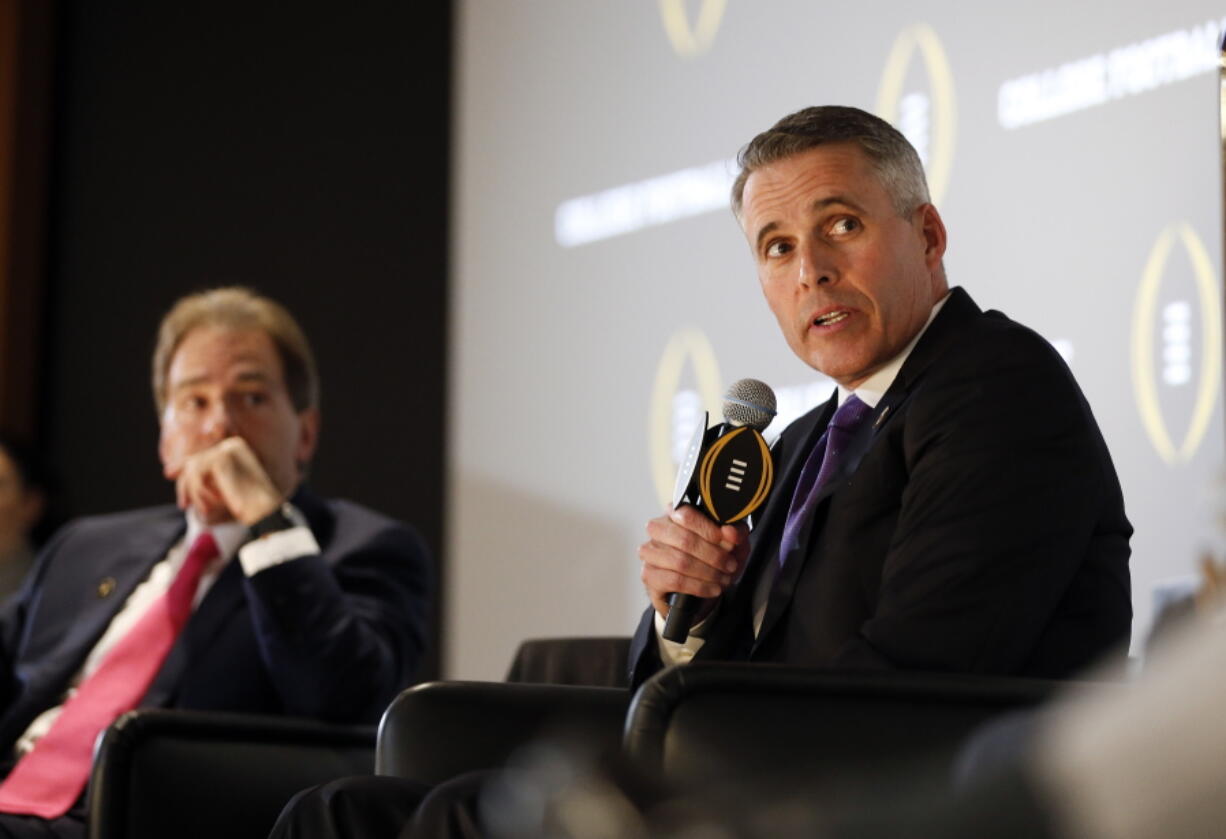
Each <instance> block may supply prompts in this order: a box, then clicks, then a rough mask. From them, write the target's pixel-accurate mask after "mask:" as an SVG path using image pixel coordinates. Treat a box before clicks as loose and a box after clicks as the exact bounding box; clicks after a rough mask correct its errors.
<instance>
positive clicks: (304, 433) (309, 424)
mask: <svg viewBox="0 0 1226 839" xmlns="http://www.w3.org/2000/svg"><path fill="white" fill-rule="evenodd" d="M318 444H319V409H318V408H307V409H306V410H305V411H303V412H302V413H300V414H299V415H298V447H297V449H295V451H294V459H295V460H296V461H297V462H298V465H299V468H300V469H305V468H306V465H307V464H308V463H310V462H311V458H313V457H314V456H315V447H316V446H317V445H318Z"/></svg>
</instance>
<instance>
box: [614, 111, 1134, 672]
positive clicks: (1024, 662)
mask: <svg viewBox="0 0 1226 839" xmlns="http://www.w3.org/2000/svg"><path fill="white" fill-rule="evenodd" d="M740 163H741V167H742V171H741V174H740V176H739V178H738V179H737V182H736V186H735V187H734V194H733V206H734V210H735V211H736V215H737V218H738V219H739V221H740V222H741V226H742V229H743V230H744V232H745V235H746V237H747V239H748V240H749V245H750V248H751V250H752V251H753V254H754V259H755V261H756V263H757V266H758V276H759V280H760V282H761V285H762V290H763V293H764V295H765V296H766V299H767V302H768V304H769V305H770V307H771V310H772V311H773V313H774V314H775V317H776V319H777V320H778V322H779V326H780V329H781V330H782V332H783V335H784V337H785V338H786V339H787V341H788V344H789V346H791V348H792V350H793V351H794V352H795V353H796V354H797V355H798V356H799V357H800V358H801V359H802V360H803V361H805V362H806V363H807V364H809V365H810V366H812V367H813V368H814V369H816V370H819V371H820V372H822V373H824V374H826V375H827V376H829V377H830V378H832V379H834V380H835V382H837V383H838V386H839V387H838V391H837V392H836V393H835V395H834V396H833V397H832V398H831V400H830V402H829V403H827V404H826V405H824V406H822V407H820V408H817V409H815V410H814V411H812V412H810V413H809V414H807V415H806V416H804V417H802V418H801V419H800V420H798V421H796V422H795V423H793V424H792V425H791V426H789V427H788V428H787V429H786V430H784V432H783V434H782V436H781V437H780V439H779V442H778V444H777V446H776V448H775V457H776V459H777V464H778V466H777V474H778V476H779V481H778V483H777V484H776V486H775V488H774V490H773V493H772V496H771V499H770V501H769V502H768V504H767V506H766V507H765V508H764V510H763V512H762V515H761V516H760V520H759V521H758V523H757V524H756V526H755V527H754V529H753V532H752V535H751V534H750V533H749V531H748V529H747V528H745V527H732V526H723V527H720V526H717V525H716V524H714V523H713V522H711V521H710V520H708V519H707V518H705V517H704V516H703V515H702V514H701V513H699V511H698V510H696V509H694V508H690V507H683V508H681V509H679V510H675V511H673V512H671V513H669V514H667V515H665V516H662V517H660V518H657V519H655V520H653V521H651V522H649V524H648V527H647V532H648V536H649V541H647V542H646V543H645V544H644V545H643V546H642V547H641V548H640V551H639V555H640V559H641V561H642V578H643V581H644V584H645V585H646V587H647V591H648V593H649V595H650V597H651V600H652V608H649V609H648V610H647V614H645V615H644V619H643V621H642V623H641V624H640V626H639V629H638V632H637V633H636V636H635V640H634V644H633V646H632V649H631V671H632V673H631V675H632V680H633V682H634V683H636V684H637V683H639V682H641V681H642V680H643V679H644V678H646V677H647V676H649V675H650V674H651V673H652V672H654V671H655V670H656V669H658V668H659V667H660V666H661V665H662V664H669V663H683V662H687V661H690V660H692V659H748V660H751V661H764V662H786V663H789V664H797V665H807V666H829V667H854V668H877V669H881V668H907V669H921V670H946V671H960V672H981V673H1000V674H1020V675H1031V676H1047V677H1062V676H1068V675H1070V674H1072V673H1074V672H1076V671H1077V670H1079V669H1081V668H1083V667H1085V666H1086V665H1087V664H1089V663H1090V662H1091V661H1093V660H1094V659H1095V658H1096V657H1097V656H1099V655H1100V654H1102V653H1104V652H1106V651H1108V650H1110V649H1112V648H1113V647H1116V646H1118V645H1120V644H1122V642H1124V641H1125V640H1126V639H1127V637H1128V632H1129V625H1130V621H1131V604H1130V596H1129V574H1128V556H1129V548H1128V539H1129V537H1130V535H1131V533H1132V528H1131V526H1130V525H1129V523H1128V521H1127V519H1126V518H1125V516H1124V510H1123V500H1122V496H1121V493H1120V487H1119V482H1118V480H1117V478H1116V475H1115V470H1114V467H1113V466H1112V463H1111V458H1110V455H1109V454H1108V452H1107V449H1106V446H1105V445H1104V443H1103V440H1102V436H1101V434H1100V433H1099V430H1098V427H1097V425H1096V424H1095V421H1094V418H1093V416H1092V414H1091V412H1090V408H1089V406H1088V405H1087V404H1086V401H1085V398H1084V397H1083V396H1082V394H1081V391H1080V389H1079V387H1078V386H1077V383H1076V382H1075V381H1074V380H1073V377H1072V375H1071V373H1070V372H1069V370H1068V368H1067V367H1066V366H1065V364H1064V362H1063V361H1062V359H1061V358H1060V357H1059V355H1058V354H1057V353H1056V352H1055V350H1053V349H1052V347H1051V346H1050V345H1048V343H1047V342H1046V341H1044V340H1043V339H1042V338H1041V337H1039V336H1038V335H1036V334H1035V333H1034V332H1032V331H1030V330H1028V329H1026V328H1025V327H1022V326H1020V325H1018V324H1016V323H1014V322H1012V321H1010V320H1008V319H1007V318H1006V317H1005V316H1004V315H1002V314H1000V313H999V312H987V313H984V312H982V311H980V309H979V307H978V306H976V305H975V303H974V302H973V301H972V300H971V298H970V296H969V295H968V294H966V292H964V291H963V290H961V289H959V288H955V289H954V290H953V291H950V290H949V288H948V284H947V281H946V276H945V269H944V265H943V262H942V258H943V256H944V253H945V245H946V233H945V227H944V224H943V223H942V221H941V217H940V215H939V214H938V212H937V210H936V208H935V207H934V206H933V205H932V204H931V202H930V200H929V198H928V192H927V186H926V184H925V182H924V176H923V170H922V167H921V165H920V162H919V159H918V157H917V156H916V154H915V151H914V149H912V147H911V146H910V144H909V143H907V141H906V140H905V138H903V137H902V135H901V134H899V133H898V132H897V131H895V130H894V129H893V128H892V127H891V126H890V125H889V124H888V123H886V122H884V121H883V120H880V119H878V118H877V117H874V116H872V115H870V114H867V113H864V112H863V111H859V110H857V109H854V108H842V107H822V108H808V109H805V110H803V111H800V112H798V113H796V114H792V115H790V116H788V117H785V118H784V119H783V120H781V121H780V122H779V123H778V124H776V125H775V126H774V127H773V128H771V129H770V130H769V131H766V132H764V133H763V134H761V135H759V136H758V137H756V138H755V139H754V140H753V141H752V142H751V143H750V144H749V145H748V146H746V148H745V149H744V150H743V151H742V153H741V157H740ZM843 406H847V409H848V411H849V412H850V413H849V415H850V416H852V417H853V421H852V422H850V423H847V425H848V427H847V428H846V429H842V428H840V431H839V434H840V436H839V437H838V444H837V446H827V445H826V439H825V438H824V435H825V434H826V433H827V427H828V425H836V426H837V425H839V422H838V421H837V420H836V421H834V422H833V423H832V418H833V417H835V414H836V408H837V409H839V412H840V413H841V414H842V413H844V410H843ZM831 439H835V438H831ZM836 448H837V451H834V450H835V449H836ZM831 452H834V455H835V456H834V458H833V460H832V461H831V462H830V463H828V464H825V466H824V467H823V465H822V464H823V463H824V461H823V458H824V457H828V456H829V455H830V454H831ZM806 467H808V470H809V475H810V477H808V478H802V473H804V472H805V471H806ZM819 469H820V470H821V476H820V478H819V479H818V480H816V481H814V480H813V479H812V477H811V476H812V474H814V473H818V472H819ZM798 485H799V489H798ZM671 592H683V593H686V594H692V595H696V596H698V597H702V598H706V605H705V607H704V609H703V611H702V612H701V613H700V617H701V618H702V620H701V621H700V622H699V623H698V624H696V626H695V627H694V628H693V629H692V630H691V634H690V637H689V638H688V639H687V640H686V641H685V642H683V643H672V642H669V641H665V640H664V639H663V638H662V637H661V636H660V630H661V628H662V625H663V617H664V616H665V615H666V614H667V611H668V605H667V597H668V595H669V593H671Z"/></svg>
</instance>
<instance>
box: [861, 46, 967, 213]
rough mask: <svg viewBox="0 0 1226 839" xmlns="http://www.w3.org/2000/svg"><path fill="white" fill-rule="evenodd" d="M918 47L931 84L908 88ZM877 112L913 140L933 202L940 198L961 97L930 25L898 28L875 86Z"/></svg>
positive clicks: (950, 159) (951, 157)
mask: <svg viewBox="0 0 1226 839" xmlns="http://www.w3.org/2000/svg"><path fill="white" fill-rule="evenodd" d="M917 50H918V51H919V53H920V57H921V58H922V59H923V64H924V70H925V71H926V75H927V78H928V84H927V87H928V90H927V91H923V90H915V91H909V92H906V93H904V90H903V88H904V84H905V83H906V80H907V68H908V67H909V66H910V64H911V56H912V55H913V54H914V53H915V52H916V51H917ZM877 116H879V117H881V118H882V119H884V120H885V121H886V122H888V123H890V124H891V125H893V126H894V127H895V128H897V129H898V130H899V131H901V132H902V133H903V135H904V136H905V137H906V138H907V139H908V140H909V141H910V142H911V145H913V146H915V150H916V151H917V152H918V153H919V157H920V161H921V162H923V164H924V171H925V172H927V174H928V189H929V192H930V193H931V194H932V202H933V203H934V204H940V203H941V200H942V199H943V198H944V197H945V189H946V187H948V186H949V173H950V171H951V170H952V169H953V161H954V137H955V134H956V133H957V121H958V120H957V103H956V101H955V97H954V75H953V72H952V71H951V70H950V69H949V59H948V58H946V56H945V49H944V48H943V47H942V46H941V41H940V39H938V38H937V34H936V32H934V31H933V29H932V27H931V26H928V25H927V24H924V23H917V24H915V25H913V26H908V27H907V28H906V29H904V30H903V31H902V32H900V33H899V35H898V38H897V39H895V41H894V47H893V49H891V50H890V56H889V58H887V59H886V62H885V69H884V70H883V71H882V73H881V84H880V86H879V87H878V88H877Z"/></svg>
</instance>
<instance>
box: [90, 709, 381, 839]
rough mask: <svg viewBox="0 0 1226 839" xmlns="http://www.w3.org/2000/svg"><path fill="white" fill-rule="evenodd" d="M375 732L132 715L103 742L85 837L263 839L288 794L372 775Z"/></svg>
mask: <svg viewBox="0 0 1226 839" xmlns="http://www.w3.org/2000/svg"><path fill="white" fill-rule="evenodd" d="M374 749H375V730H374V729H373V728H372V727H370V726H338V725H330V724H327V723H321V722H318V721H315V720H308V719H297V718H289V717H269V716H255V715H249V714H225V713H211V712H199V711H171V710H153V709H150V710H138V711H131V712H129V713H127V714H124V715H123V716H121V717H119V719H117V720H116V721H115V722H114V723H113V724H112V725H111V726H110V727H109V728H108V729H107V730H106V731H105V732H104V733H103V735H102V736H101V737H100V738H99V741H98V747H97V751H96V754H95V756H94V766H93V771H92V774H91V778H90V788H89V801H88V820H89V836H90V837H91V839H155V838H156V839H165V837H167V836H174V837H176V839H196V837H200V839H204V837H211V839H216V837H217V836H225V837H226V839H246V837H251V839H265V837H267V836H268V832H269V830H270V829H271V828H272V825H273V822H274V821H276V818H277V815H278V814H279V813H280V812H281V808H282V807H283V806H284V805H285V802H286V801H287V800H289V798H290V797H291V796H292V795H294V793H296V792H298V791H300V790H302V789H304V788H306V787H308V786H312V785H314V784H319V783H322V782H324V781H327V780H330V779H332V778H337V777H341V776H344V775H355V774H362V773H369V772H370V771H371V768H372V767H373V765H374Z"/></svg>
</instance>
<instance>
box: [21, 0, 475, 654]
mask: <svg viewBox="0 0 1226 839" xmlns="http://www.w3.org/2000/svg"><path fill="white" fill-rule="evenodd" d="M450 50H451V35H450V10H449V4H447V3H425V4H417V3H407V2H399V1H398V2H391V0H389V2H362V3H354V4H345V3H324V2H317V0H310V2H295V3H282V4H274V3H271V2H263V0H244V2H235V0H209V2H203V1H202V0H193V1H192V2H180V0H175V2H164V0H146V2H108V3H105V4H102V3H85V2H80V3H63V4H62V5H61V7H60V20H59V46H58V50H57V55H58V71H57V80H58V81H57V107H56V138H57V139H56V147H55V153H54V158H53V161H54V162H53V167H52V187H51V197H52V213H51V245H50V256H51V275H50V277H51V279H50V286H49V289H48V291H49V300H48V302H49V305H48V322H47V324H46V326H47V349H48V363H47V364H46V365H45V368H44V372H45V380H44V382H43V387H42V389H43V400H42V401H43V411H42V412H41V413H42V416H43V418H44V420H43V425H42V431H43V434H42V439H43V441H44V444H45V446H46V448H47V449H48V450H49V452H50V454H52V455H53V457H54V459H55V460H56V461H57V462H58V463H59V464H60V467H61V470H62V471H63V473H64V478H65V483H66V485H67V487H68V490H69V493H68V497H69V503H70V507H71V509H72V511H73V512H75V513H78V514H79V513H95V512H101V511H109V510H117V509H123V508H129V507H134V506H139V505H146V504H153V503H161V502H166V501H169V500H172V499H173V492H172V489H171V488H170V486H169V485H168V484H167V483H166V482H165V481H164V480H163V479H162V478H161V475H160V470H159V464H158V461H157V457H156V435H157V423H156V417H155V415H154V410H153V407H152V402H151V396H150V392H149V355H150V351H151V349H152V346H153V332H154V328H155V326H156V324H157V321H158V319H159V318H160V316H161V315H162V314H163V313H164V312H165V310H166V309H167V308H168V307H169V306H170V304H171V303H172V302H173V301H174V300H175V299H176V298H177V297H178V296H179V295H181V294H183V293H185V292H188V291H192V290H195V289H198V288H202V287H207V286H213V285H219V284H229V283H242V284H247V285H251V286H254V287H256V288H258V289H259V290H261V291H264V292H266V293H267V294H269V295H271V296H272V297H274V298H276V299H278V300H280V301H282V302H283V303H285V304H286V305H287V306H288V308H289V309H290V310H291V311H293V312H294V313H295V314H296V315H297V316H298V317H299V319H300V321H301V323H302V325H303V327H304V328H305V330H306V332H307V335H308V336H309V337H310V338H311V340H312V342H313V344H314V347H315V351H316V354H317V356H318V362H319V366H320V370H321V378H322V381H323V433H322V439H321V445H320V451H319V455H318V457H317V459H316V462H315V464H314V467H313V473H312V478H311V483H312V485H313V486H314V487H316V488H317V489H318V490H320V491H321V492H323V493H325V494H329V495H338V496H344V497H350V498H353V499H355V500H360V501H362V502H363V503H366V504H369V505H371V506H373V507H376V508H378V509H381V510H383V511H385V512H388V513H390V514H392V515H395V516H397V517H399V518H402V519H405V520H408V521H411V522H413V523H415V524H416V525H417V526H418V528H419V529H420V530H421V532H422V533H423V535H424V536H425V538H426V540H427V541H428V542H429V543H430V545H431V547H432V548H433V549H434V551H435V554H436V556H438V555H439V551H440V549H441V546H442V520H443V497H444V494H443V453H444V439H443V433H444V429H443V416H444V406H445V391H444V375H445V370H446V358H445V352H446V276H447V274H446V270H447V266H446V253H447V217H448V209H447V207H448V144H449V136H448V134H449V120H450V110H449V109H450V101H449V100H450ZM436 667H437V659H436V660H435V661H434V662H432V663H431V666H430V667H429V668H428V670H429V671H430V672H428V673H427V674H426V675H433V673H434V672H436Z"/></svg>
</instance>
